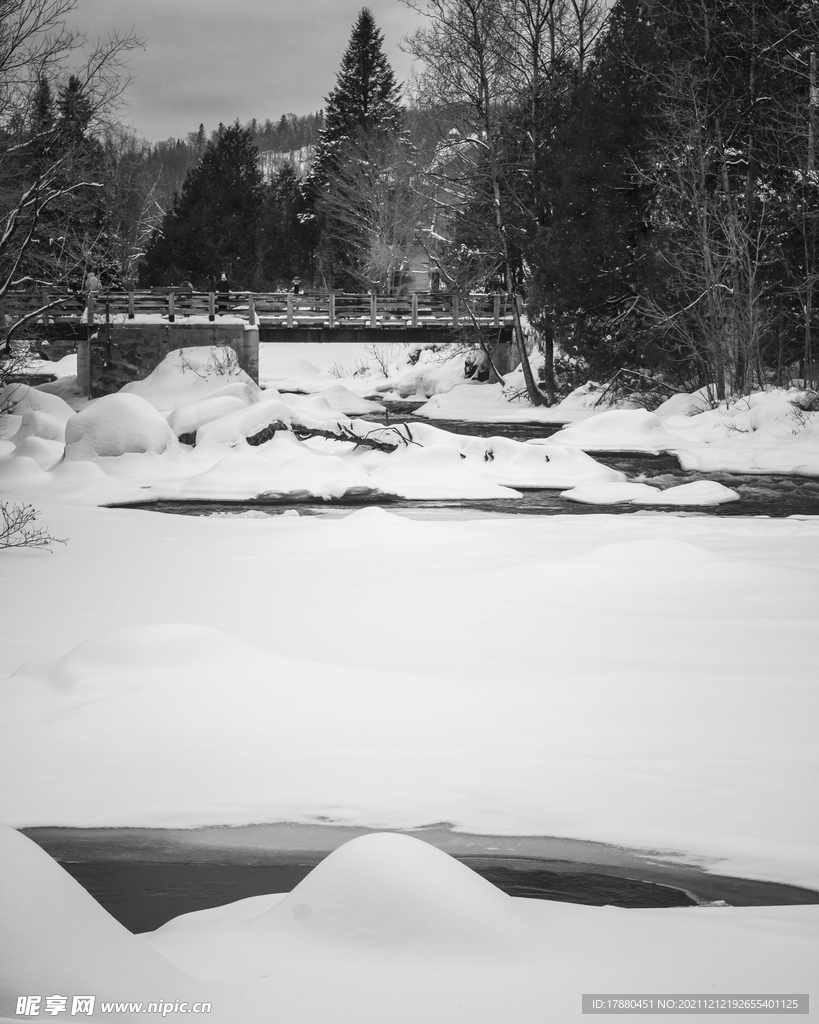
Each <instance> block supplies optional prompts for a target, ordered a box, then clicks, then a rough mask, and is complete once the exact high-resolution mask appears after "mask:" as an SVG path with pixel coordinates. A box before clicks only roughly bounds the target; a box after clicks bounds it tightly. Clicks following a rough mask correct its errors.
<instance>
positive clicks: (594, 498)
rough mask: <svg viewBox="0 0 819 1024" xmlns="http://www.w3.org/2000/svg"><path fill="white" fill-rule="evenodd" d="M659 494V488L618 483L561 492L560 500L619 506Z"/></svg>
mask: <svg viewBox="0 0 819 1024" xmlns="http://www.w3.org/2000/svg"><path fill="white" fill-rule="evenodd" d="M658 493H659V488H657V487H650V486H649V485H648V484H632V483H627V482H625V481H622V482H619V483H609V482H605V481H604V482H601V483H587V484H582V485H580V486H578V487H573V488H572V489H571V490H569V491H563V492H562V493H561V495H560V497H561V498H568V499H569V501H579V502H580V503H581V504H583V505H619V504H622V503H628V502H632V501H639V500H640V499H645V498H650V497H651V496H652V495H654V494H658Z"/></svg>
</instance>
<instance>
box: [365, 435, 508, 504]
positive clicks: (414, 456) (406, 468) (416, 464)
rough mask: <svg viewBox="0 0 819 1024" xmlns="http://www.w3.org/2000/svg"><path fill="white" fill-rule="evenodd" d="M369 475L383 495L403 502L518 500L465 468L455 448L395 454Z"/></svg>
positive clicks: (435, 446)
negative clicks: (444, 499) (417, 500)
mask: <svg viewBox="0 0 819 1024" xmlns="http://www.w3.org/2000/svg"><path fill="white" fill-rule="evenodd" d="M390 458H391V461H390V462H389V463H387V464H386V465H384V466H383V467H382V468H380V469H376V470H375V471H374V472H373V473H371V475H370V479H371V480H372V481H373V482H374V483H375V484H377V485H378V487H379V488H380V489H381V490H382V491H386V492H387V493H388V494H397V495H400V496H401V497H403V498H427V499H435V498H438V499H443V498H519V497H520V494H519V493H518V492H517V491H513V490H511V489H510V488H508V487H501V486H500V485H499V484H496V483H493V482H492V481H491V480H488V479H487V478H486V477H485V476H483V475H481V474H479V473H476V472H475V471H474V470H472V469H470V468H469V467H468V466H466V465H465V464H464V460H463V458H462V457H461V453H460V452H459V451H457V450H456V449H455V448H451V447H445V446H444V445H434V446H432V447H429V448H412V449H410V450H408V451H406V452H403V453H401V454H398V453H396V454H394V455H393V456H391V457H390Z"/></svg>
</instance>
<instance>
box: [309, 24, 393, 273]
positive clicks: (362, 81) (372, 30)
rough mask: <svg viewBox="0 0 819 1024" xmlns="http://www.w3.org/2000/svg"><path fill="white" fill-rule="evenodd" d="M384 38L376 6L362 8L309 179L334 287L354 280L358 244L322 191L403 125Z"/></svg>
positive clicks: (318, 259) (322, 263)
mask: <svg viewBox="0 0 819 1024" xmlns="http://www.w3.org/2000/svg"><path fill="white" fill-rule="evenodd" d="M383 44H384V36H383V35H382V33H381V32H380V31H379V30H378V28H377V26H376V24H375V20H374V18H373V14H372V11H371V10H370V9H369V8H368V7H364V8H362V10H361V13H360V14H359V16H358V20H357V21H356V23H355V25H354V26H353V31H352V34H351V36H350V42H349V44H348V46H347V49H346V51H345V53H344V56H343V58H342V61H341V68H340V69H339V72H338V78H337V79H336V86H335V88H334V89H333V90H332V92H331V93H330V95H329V96H328V97H327V99H326V103H327V106H326V107H325V111H324V125H323V128H322V130H321V132H320V134H319V141H318V144H317V145H316V153H315V157H314V159H313V167H312V170H311V172H310V174H309V175H308V177H307V179H306V181H305V185H304V199H305V207H306V209H307V211H309V213H308V216H309V215H312V216H314V217H315V218H316V224H315V226H314V233H315V237H316V238H317V239H318V247H317V250H316V253H315V266H316V270H317V274H318V276H319V277H320V278H321V279H322V280H323V282H324V283H325V284H327V285H329V286H330V287H334V286H338V285H347V286H351V287H352V286H354V284H355V279H354V275H351V273H350V270H351V268H352V267H353V266H354V264H355V256H354V254H353V249H354V248H355V247H354V246H346V245H345V244H344V241H343V239H344V230H343V229H342V228H341V227H340V225H339V224H337V223H335V224H329V223H328V217H329V216H330V215H328V213H327V212H326V211H324V210H323V209H322V195H323V194H326V193H327V190H328V189H330V190H331V189H332V187H333V178H334V176H335V175H337V174H338V172H339V170H340V169H341V167H342V166H343V164H344V163H345V162H346V161H348V160H350V159H354V158H355V157H354V153H355V150H356V147H357V146H358V147H361V146H365V147H366V146H367V145H370V144H372V143H373V141H374V140H375V139H377V138H378V136H383V135H395V134H397V133H398V132H400V130H401V126H402V110H401V107H400V105H399V97H400V91H401V90H400V87H399V86H398V83H397V82H396V80H395V74H394V72H393V70H392V68H391V67H390V64H389V61H388V60H387V58H386V56H385V54H384V51H383Z"/></svg>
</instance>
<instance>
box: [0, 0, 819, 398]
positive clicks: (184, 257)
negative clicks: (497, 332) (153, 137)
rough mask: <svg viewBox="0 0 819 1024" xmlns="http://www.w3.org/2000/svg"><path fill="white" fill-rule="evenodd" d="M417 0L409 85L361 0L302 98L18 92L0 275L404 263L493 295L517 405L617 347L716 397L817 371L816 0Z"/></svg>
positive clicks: (254, 274)
mask: <svg viewBox="0 0 819 1024" xmlns="http://www.w3.org/2000/svg"><path fill="white" fill-rule="evenodd" d="M410 6H416V7H417V9H418V11H419V14H420V15H421V19H420V25H421V27H420V28H419V29H418V30H417V31H416V32H415V33H414V35H412V36H411V37H410V38H408V39H407V40H405V43H404V45H405V47H406V48H407V49H408V50H409V52H410V53H411V54H412V55H413V57H414V58H415V60H416V65H415V66H416V68H417V74H416V75H415V76H414V80H413V82H412V84H411V86H406V85H405V86H402V85H401V84H400V83H398V82H397V80H396V77H395V75H394V72H393V70H392V68H391V66H390V64H389V62H388V60H387V58H386V56H385V54H384V47H383V42H384V40H383V35H382V33H381V31H380V30H379V28H378V26H377V25H376V23H375V20H374V17H373V15H372V13H371V12H370V10H369V9H367V8H364V9H363V10H362V11H361V12H360V14H359V16H358V18H357V20H356V22H355V24H354V25H353V27H352V31H351V35H350V38H349V42H348V44H347V48H346V50H345V52H344V54H343V57H342V60H341V64H340V68H339V71H338V76H337V81H336V86H335V88H334V89H333V90H332V91H331V93H330V94H329V95H328V96H327V97H326V100H325V107H324V109H323V111H319V112H316V113H312V114H309V115H306V116H302V117H297V116H295V115H292V114H288V115H282V116H280V117H279V119H278V120H275V121H272V120H269V119H268V120H265V121H263V122H261V121H258V120H256V119H253V120H252V121H251V122H250V123H248V124H245V125H242V124H240V123H239V122H238V121H237V122H235V123H234V124H231V125H227V126H226V125H219V126H218V128H217V129H215V130H213V131H211V132H210V133H209V134H208V133H207V132H206V130H205V127H204V125H201V124H200V126H199V128H198V130H197V131H192V132H191V133H189V134H188V136H187V137H186V138H185V139H178V140H168V141H167V142H163V143H159V144H147V143H145V142H141V141H140V140H139V139H138V138H137V137H136V136H135V135H134V134H133V133H131V132H127V131H124V130H122V129H121V128H118V127H117V124H116V122H115V120H113V119H112V118H111V117H110V116H108V117H106V116H101V113H100V111H101V112H102V113H104V110H105V103H104V102H101V97H102V99H103V100H104V99H105V97H106V96H110V93H111V90H112V88H113V86H112V84H111V83H112V76H111V75H108V76H106V75H103V76H97V78H98V79H100V80H99V81H98V80H94V79H93V76H91V77H89V78H88V80H87V81H84V80H82V77H81V76H79V77H78V76H73V77H72V78H71V79H69V80H67V81H59V80H56V79H55V80H54V81H52V80H50V79H49V77H48V76H47V75H46V74H43V75H41V76H40V77H38V78H37V80H36V81H35V82H29V83H28V84H29V88H28V91H27V92H25V90H22V88H18V89H17V92H16V94H15V95H14V96H11V97H10V101H9V102H7V103H6V104H5V109H6V113H5V116H4V120H3V133H2V139H1V140H0V150H1V151H0V160H1V161H2V163H3V165H4V169H5V170H6V171H7V172H8V170H13V174H12V175H9V174H8V173H7V174H6V182H7V184H6V187H5V189H4V195H3V197H2V200H3V202H2V205H3V210H2V212H1V215H2V217H3V219H4V221H5V224H6V231H5V234H4V236H3V238H2V241H0V298H1V297H2V294H3V292H4V291H5V290H7V289H8V288H10V287H19V286H20V285H21V283H25V282H26V281H32V282H34V281H43V280H48V281H49V282H50V283H55V282H56V283H62V284H64V285H65V286H66V287H70V286H72V285H73V286H74V287H77V284H78V282H81V281H82V280H83V279H84V276H85V275H86V274H87V273H88V272H89V270H90V269H92V268H95V269H96V270H97V272H98V273H99V274H100V275H101V276H102V279H103V281H104V282H106V281H107V282H109V283H112V284H114V285H117V286H127V285H128V284H131V285H133V284H139V285H140V286H155V285H169V284H174V283H179V282H180V281H182V280H190V281H191V282H192V283H193V284H194V286H195V287H197V288H199V289H205V288H209V287H212V286H213V281H214V280H215V279H216V278H217V277H218V275H219V274H221V273H222V272H225V273H227V275H228V277H229V280H230V283H231V286H232V287H233V288H235V289H255V290H263V291H269V290H274V289H287V288H289V287H290V286H291V282H292V280H293V279H294V278H299V279H300V282H301V285H302V287H306V288H317V289H334V290H347V291H355V292H365V291H371V290H372V291H379V292H391V291H399V292H400V291H401V290H402V289H403V290H405V289H406V288H407V287H408V286H409V285H410V279H411V278H412V276H413V273H412V272H415V275H414V276H415V278H416V284H415V285H414V286H415V287H418V284H417V277H418V274H417V271H418V268H419V267H420V268H424V269H425V270H426V271H427V272H428V275H429V280H433V279H434V281H435V286H438V285H439V284H440V287H442V288H444V289H450V290H456V291H464V292H468V291H474V290H484V289H486V290H491V291H501V292H504V293H505V294H506V296H507V298H508V299H509V301H510V305H511V308H512V309H513V310H514V311H515V335H516V341H517V345H518V351H519V352H520V354H521V356H522V361H523V362H524V364H526V358H525V357H526V349H527V346H528V348H529V349H531V345H532V338H534V339H535V342H536V344H537V345H538V347H539V348H540V349H541V350H542V352H543V353H544V354H545V356H546V359H545V360H544V369H543V370H542V371H541V377H542V379H540V380H538V381H534V380H527V390H528V393H529V396H530V399H531V400H532V401H533V402H534V403H535V404H540V403H544V404H549V403H551V402H552V401H554V399H555V397H556V396H557V395H559V394H560V393H565V391H566V389H567V388H568V387H570V386H572V385H574V384H576V383H578V382H580V381H582V380H585V379H587V378H588V377H589V376H590V375H591V376H598V377H606V376H609V375H611V374H612V373H613V372H615V371H616V370H617V369H620V368H629V369H632V370H634V371H636V372H638V373H641V374H644V375H645V376H648V377H650V378H656V377H660V378H662V379H664V380H667V381H669V382H670V383H672V384H673V385H674V386H689V387H697V386H702V385H703V384H706V383H713V384H715V386H716V387H717V390H718V393H719V394H720V396H723V395H725V394H728V393H742V392H743V391H745V390H747V389H748V388H749V387H753V386H757V385H760V384H764V383H766V382H771V381H780V382H785V381H787V380H789V379H792V378H801V379H807V380H810V379H812V378H813V376H814V373H815V371H814V363H815V355H814V345H813V336H814V334H815V328H816V326H817V322H816V313H815V311H814V306H815V303H814V294H815V287H816V280H817V226H818V224H817V217H818V216H819V196H817V187H819V180H818V179H817V171H816V168H815V160H816V157H815V131H816V104H817V98H818V97H819V93H817V86H816V81H815V79H816V55H815V49H816V39H817V27H819V5H817V3H815V2H813V0H811V2H796V0H785V2H779V3H771V2H761V0H704V2H703V0H696V2H695V0H680V2H676V0H675V2H671V0H617V2H615V3H614V4H613V5H611V6H610V7H609V6H608V5H607V4H605V3H603V2H600V0H571V2H569V0H511V2H506V0H504V2H501V0H428V2H426V3H423V4H421V3H418V4H417V5H416V4H415V3H414V2H413V3H411V4H410ZM127 44H128V41H127V40H125V41H123V43H122V45H127ZM110 57H111V59H113V60H115V59H116V57H117V54H116V53H114V54H112V55H110ZM2 73H3V65H2V55H0V76H2ZM6 91H7V92H9V90H8V89H7V90H6ZM12 101H13V102H12ZM44 187H46V188H45V191H44ZM49 188H50V189H51V193H54V194H53V195H52V194H51V193H48V192H47V190H48V189H49ZM46 194H48V196H49V198H47V199H45V198H43V197H44V196H45V195H46ZM525 368H526V367H525V365H524V370H525Z"/></svg>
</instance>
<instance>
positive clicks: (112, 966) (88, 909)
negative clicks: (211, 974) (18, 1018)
mask: <svg viewBox="0 0 819 1024" xmlns="http://www.w3.org/2000/svg"><path fill="white" fill-rule="evenodd" d="M0 862H2V864H3V871H2V872H0V961H2V964H3V971H2V977H0V1015H7V1016H12V1015H13V1014H15V1010H16V1001H17V997H18V996H19V995H20V993H27V992H31V993H35V992H36V993H47V992H62V993H64V994H65V993H69V994H73V993H79V992H83V993H85V992H89V993H94V994H95V995H96V997H97V999H123V1000H132V999H137V1000H138V999H143V1000H149V999H157V995H156V992H157V991H158V990H159V991H162V990H163V989H161V988H160V986H162V987H164V991H167V992H173V993H174V998H177V991H178V993H179V996H178V997H179V998H184V996H183V995H182V993H192V990H193V987H194V983H193V981H192V979H191V978H189V977H186V976H185V975H184V974H182V973H181V972H180V971H178V970H177V969H176V968H175V967H173V966H172V965H171V964H169V963H168V962H167V961H166V960H164V959H163V958H162V957H161V956H159V954H157V953H155V952H154V951H153V950H152V949H150V948H149V947H148V946H147V945H146V944H145V943H144V942H142V941H141V940H140V939H138V938H137V937H136V936H134V935H132V934H131V933H130V932H129V931H127V930H126V929H125V928H124V927H123V926H122V925H121V924H119V922H117V921H115V920H114V918H113V917H111V915H110V914H108V912H107V911H105V910H103V908H102V907H101V906H100V905H99V903H97V902H96V900H95V899H94V898H93V897H92V896H90V895H89V894H88V893H87V892H86V891H85V889H83V887H82V886H81V885H80V884H79V882H76V881H74V879H73V878H72V877H71V876H70V875H69V874H68V872H67V871H65V870H63V868H61V867H60V865H59V864H57V862H56V861H54V860H52V859H51V857H49V856H48V854H47V853H45V852H44V851H43V850H41V849H40V847H39V846H37V844H36V843H34V842H32V840H30V839H28V838H27V837H26V836H23V835H21V834H20V833H19V832H15V831H14V829H11V828H7V827H6V826H5V825H0ZM199 988H200V989H201V985H200V986H199ZM68 1005H69V1008H70V1006H71V1001H70V1000H69V1004H68Z"/></svg>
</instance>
